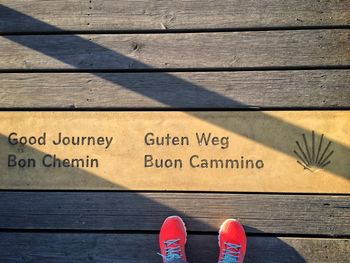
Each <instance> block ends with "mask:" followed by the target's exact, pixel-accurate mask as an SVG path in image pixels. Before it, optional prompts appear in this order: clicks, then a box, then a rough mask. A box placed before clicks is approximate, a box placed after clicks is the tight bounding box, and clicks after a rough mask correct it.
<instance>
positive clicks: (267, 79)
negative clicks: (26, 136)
mask: <svg viewBox="0 0 350 263" xmlns="http://www.w3.org/2000/svg"><path fill="white" fill-rule="evenodd" d="M349 83H350V71H349V70H305V71H248V72H173V73H161V72H159V73H96V74H90V73H76V74H72V73H30V74H23V73H2V74H1V75H0V87H1V89H0V107H2V108H9V109H10V108H17V107H25V108H26V107H28V108H40V107H45V108H50V107H51V108H72V107H74V108H84V107H85V108H95V107H96V108H147V107H150V108H155V107H159V108H171V107H176V108H181V107H183V108H202V107H209V108H227V107H229V108H245V107H288V108H289V107H294V106H298V107H346V106H350V89H349ZM128 87H132V89H128ZM196 87H199V88H201V89H202V90H203V91H204V90H205V91H210V92H213V93H215V94H218V95H219V96H207V95H206V94H207V92H204V93H205V94H203V92H202V93H201V92H200V91H199V90H198V89H197V88H196ZM145 93H153V94H159V95H158V97H159V99H158V100H157V99H154V98H151V97H147V96H144V95H142V94H145ZM38 94H40V96H38ZM220 98H222V99H221V100H220ZM224 98H225V99H224ZM166 101H172V104H171V106H170V105H169V104H168V103H166Z"/></svg>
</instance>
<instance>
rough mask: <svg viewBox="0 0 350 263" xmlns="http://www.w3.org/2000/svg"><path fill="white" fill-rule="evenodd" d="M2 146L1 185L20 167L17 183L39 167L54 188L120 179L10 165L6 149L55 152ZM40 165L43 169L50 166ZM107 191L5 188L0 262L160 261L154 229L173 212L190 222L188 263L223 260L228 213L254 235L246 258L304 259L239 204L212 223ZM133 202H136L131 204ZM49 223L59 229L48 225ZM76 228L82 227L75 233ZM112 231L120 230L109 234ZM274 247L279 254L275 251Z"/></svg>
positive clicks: (0, 198)
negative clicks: (221, 240) (220, 233)
mask: <svg viewBox="0 0 350 263" xmlns="http://www.w3.org/2000/svg"><path fill="white" fill-rule="evenodd" d="M0 149H1V152H0V160H2V161H1V162H0V171H1V172H2V174H3V175H2V176H1V177H0V186H1V180H4V178H5V177H6V175H7V176H8V178H7V179H5V180H13V181H14V184H15V182H16V179H13V177H12V176H11V174H12V175H13V174H14V173H15V174H16V175H18V176H17V178H19V179H18V181H17V182H18V183H19V184H20V185H21V186H22V187H23V184H26V185H30V184H31V178H32V177H35V176H37V175H38V174H41V175H43V174H44V175H45V177H41V178H42V180H43V182H45V183H47V182H49V183H50V184H51V185H52V187H54V186H55V184H56V183H57V181H56V180H57V178H60V180H69V181H71V182H72V183H77V182H79V184H81V185H84V182H86V181H92V180H93V181H94V183H95V184H98V185H101V186H103V187H104V188H106V189H108V188H109V187H110V188H113V187H114V186H115V183H111V182H109V181H107V180H105V179H103V178H101V177H99V176H96V175H95V174H93V173H91V172H88V171H86V170H83V169H79V168H76V167H72V168H69V169H68V170H66V169H65V168H60V169H53V168H42V167H39V165H38V166H37V167H35V168H25V169H24V168H20V167H7V163H6V158H5V157H6V155H7V154H16V155H17V156H18V157H19V158H29V157H30V158H34V159H35V160H41V159H42V158H43V156H44V155H45V154H53V153H52V152H44V151H39V150H37V149H35V148H33V147H30V146H23V145H16V146H13V145H9V144H8V141H7V136H5V135H0ZM41 169H45V172H43V171H42V170H41ZM9 170H11V173H10V172H8V171H9ZM33 171H35V172H33ZM9 174H10V175H9ZM36 181H37V180H36ZM46 181H47V182H46ZM19 188H20V187H19ZM120 188H121V189H122V186H120ZM126 190H127V189H126ZM4 193H5V194H4ZM108 193H111V192H106V193H105V194H104V195H103V197H102V198H101V196H100V197H98V198H96V195H94V193H93V192H74V191H73V192H72V191H67V192H66V191H64V192H53V191H50V192H46V191H31V192H20V191H16V192H11V195H7V194H6V191H0V262H38V263H41V262H42V263H47V262H55V263H57V262H62V263H65V262H77V263H78V262H100V263H106V262H111V263H112V262H113V263H115V262H120V263H125V262H128V263H131V262H133V263H153V262H161V258H160V257H159V256H157V254H156V252H157V251H158V250H159V249H158V231H155V230H158V229H160V227H161V224H162V221H163V220H164V218H165V217H167V216H169V215H179V216H181V217H182V218H183V219H184V221H185V222H186V227H187V230H188V231H189V233H190V235H189V237H188V241H189V242H188V245H187V249H186V250H187V255H188V259H189V262H196V263H197V262H198V263H201V262H202V263H210V262H216V261H217V257H218V252H219V251H218V245H217V235H216V232H217V229H218V228H219V226H220V224H221V223H222V222H223V221H224V220H225V219H226V218H233V217H234V218H238V219H239V220H240V221H241V222H242V223H243V224H244V227H245V229H246V231H247V234H248V252H247V257H246V260H245V262H247V263H249V262H255V263H257V262H291V263H292V262H300V263H305V262H306V261H305V260H304V258H303V257H302V256H301V255H300V254H299V252H298V251H297V250H296V249H295V248H294V247H293V246H291V245H289V244H288V243H286V242H284V240H282V239H280V238H278V237H276V236H270V235H269V236H268V237H263V236H254V234H257V233H258V234H261V233H263V231H262V230H260V229H258V227H257V226H256V225H254V223H251V224H250V223H248V224H247V221H248V220H249V215H248V216H247V215H245V216H244V215H240V214H239V213H237V212H236V211H234V210H233V209H232V210H230V211H221V212H220V214H219V215H216V217H217V218H218V220H217V222H215V223H214V224H213V223H212V222H209V221H208V219H209V217H211V216H210V213H208V215H209V216H208V215H207V214H205V215H203V214H201V215H195V217H194V216H193V215H191V212H187V211H185V210H178V209H174V208H173V207H171V206H169V205H165V204H164V203H161V202H158V201H156V200H153V199H152V198H149V196H147V193H146V194H145V193H144V194H142V193H139V192H128V194H127V195H126V196H127V198H125V199H122V198H115V197H116V196H115V195H108ZM119 193H120V192H119ZM113 197H114V198H113ZM167 198H171V193H168V195H167ZM231 198H234V197H231ZM78 206H79V208H77V207H78ZM130 206H132V209H128V207H130ZM263 209H265V206H264V207H261V206H257V207H256V212H257V215H259V214H261V213H259V210H260V211H261V210H263ZM190 210H191V209H190ZM135 211H137V213H136V214H135ZM192 213H193V212H192ZM271 216H274V215H271ZM255 219H256V220H253V221H254V222H257V220H266V218H258V216H255ZM298 223H300V222H295V224H296V225H297V224H298ZM17 229H20V230H21V231H23V229H25V232H24V233H23V232H21V231H13V230H17ZM1 230H9V231H5V232H1ZM51 230H55V231H54V232H50V231H51ZM77 230H78V231H81V232H76V231H77ZM135 230H136V233H135ZM46 231H48V232H46ZM86 231H93V233H91V232H88V233H87V232H86ZM106 231H114V232H110V233H112V234H110V233H107V232H106ZM128 231H129V232H130V231H131V233H129V232H128ZM142 231H144V232H145V231H146V233H142ZM147 231H148V232H147ZM193 231H195V232H193ZM201 232H202V234H204V235H202V234H201ZM63 251H64V252H65V253H64V254H62V252H63ZM273 251H279V253H277V254H275V253H272V252H273ZM282 252H283V253H282ZM13 260H14V261H13Z"/></svg>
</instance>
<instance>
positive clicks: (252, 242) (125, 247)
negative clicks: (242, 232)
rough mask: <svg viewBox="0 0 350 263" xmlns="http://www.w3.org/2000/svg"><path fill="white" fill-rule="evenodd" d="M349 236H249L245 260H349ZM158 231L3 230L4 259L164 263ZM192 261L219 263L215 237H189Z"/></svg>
mask: <svg viewBox="0 0 350 263" xmlns="http://www.w3.org/2000/svg"><path fill="white" fill-rule="evenodd" d="M349 241H350V240H349V239H319V238H287V237H248V247H247V254H246V257H245V261H244V262H247V263H249V262H254V263H263V262H269V263H280V262H285V263H303V262H304V263H305V262H308V263H328V262H329V259H330V258H331V260H332V262H337V263H347V262H348V255H349V253H350V242H349ZM158 251H159V247H158V235H157V234H112V233H108V234H100V233H93V234H86V233H81V234H77V233H75V234H74V233H13V232H9V233H1V234H0V260H1V262H38V263H50V262H56V263H60V262H62V263H66V262H75V263H80V262H82V263H83V262H84V263H85V262H114V263H125V262H127V263H154V262H161V259H160V257H159V256H158V255H157V252H158ZM186 252H187V253H186V254H187V257H188V260H189V262H200V263H202V262H203V263H209V262H211V263H212V262H216V261H217V258H218V254H219V249H218V247H217V237H216V235H189V236H188V242H187V246H186Z"/></svg>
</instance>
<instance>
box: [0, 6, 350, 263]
mask: <svg viewBox="0 0 350 263" xmlns="http://www.w3.org/2000/svg"><path fill="white" fill-rule="evenodd" d="M6 12H11V17H16V19H18V20H20V21H22V23H24V24H25V21H28V22H30V24H31V25H35V24H37V25H40V27H41V28H44V29H45V31H58V30H59V29H58V28H56V27H54V26H52V25H49V24H46V23H44V22H41V21H39V20H37V19H35V18H32V17H30V16H27V15H25V14H23V13H20V12H18V11H16V10H13V9H10V8H7V7H5V6H3V5H0V15H1V14H2V13H6ZM4 37H6V38H7V39H9V40H11V41H13V42H16V43H18V44H21V45H23V46H25V47H28V48H31V49H32V50H35V51H37V52H41V53H42V54H45V55H47V56H50V57H52V58H54V59H57V60H59V61H61V62H64V63H66V64H68V65H70V66H72V67H74V68H77V69H82V70H84V69H94V64H93V62H91V61H89V59H87V61H85V62H84V61H83V62H82V61H77V60H76V59H75V58H72V57H70V56H69V55H66V54H64V52H61V51H62V50H64V48H65V47H68V46H69V48H70V49H74V48H76V49H77V50H79V52H82V53H84V54H85V58H86V56H87V58H88V54H89V53H98V54H101V56H104V57H108V59H109V60H110V61H114V65H118V63H119V64H121V65H124V66H125V65H128V69H146V70H152V69H153V68H152V67H150V66H148V65H147V64H145V63H142V62H140V61H137V60H135V59H132V58H130V57H127V56H125V55H123V54H118V53H116V52H115V51H113V50H110V49H108V48H106V47H103V46H101V45H98V44H96V43H93V42H91V41H89V40H86V39H83V38H81V37H79V36H76V35H65V42H64V43H62V42H57V39H58V38H60V37H61V36H50V37H47V38H45V40H47V42H43V41H40V40H42V39H41V38H40V36H31V39H30V40H29V39H28V37H26V36H16V35H5V36H4ZM33 38H37V40H38V41H33ZM82 49H83V50H82ZM86 63H87V64H86ZM91 74H94V75H96V76H98V77H100V78H103V79H105V80H107V81H110V82H111V83H117V84H118V85H121V86H123V87H124V88H125V89H128V90H131V91H133V92H137V93H140V94H141V95H143V96H146V97H148V98H151V99H153V100H157V101H160V102H162V103H163V104H166V105H168V106H170V107H172V106H176V104H175V103H174V102H175V101H176V100H182V101H185V103H184V104H186V105H196V106H197V107H203V108H205V107H210V106H211V103H210V100H207V98H208V97H211V101H212V100H216V101H218V102H220V104H221V105H222V106H223V107H226V108H231V109H232V108H247V107H248V105H244V104H242V103H240V102H239V101H235V100H232V99H228V98H226V97H224V96H222V95H220V94H218V93H215V92H213V91H209V90H206V89H204V88H202V87H200V86H198V85H195V84H193V83H190V82H188V81H186V80H183V79H180V78H177V77H175V76H173V75H171V74H169V73H165V72H159V73H158V74H162V79H163V81H164V83H167V82H170V83H177V87H179V88H178V89H177V90H174V92H172V94H171V96H168V94H162V93H161V92H157V93H156V92H154V91H152V89H139V88H138V86H137V85H135V83H133V82H130V81H125V80H122V79H118V78H114V77H112V76H111V75H108V74H103V73H101V72H92V73H91ZM154 85H157V83H154ZM189 114H191V115H192V116H194V117H198V118H200V114H199V113H196V112H194V113H189ZM259 117H264V118H268V119H269V121H270V122H272V123H274V124H277V125H278V126H279V127H280V130H279V131H278V133H276V134H269V135H266V134H265V135H264V134H262V133H254V136H253V137H252V136H251V133H247V130H246V129H245V128H242V127H239V126H232V125H231V124H229V123H226V122H223V121H222V120H219V119H215V118H211V119H207V120H206V121H209V122H211V123H213V124H215V125H219V126H221V127H223V128H225V129H227V130H230V131H232V132H235V133H237V134H240V135H242V136H245V137H248V138H251V139H252V140H255V141H257V142H259V143H261V144H264V145H267V146H268V147H271V148H273V149H276V150H278V151H280V152H283V153H285V154H289V155H292V154H293V152H292V150H290V149H288V148H284V147H281V145H279V144H278V141H279V140H276V139H275V136H278V134H279V133H280V134H283V132H286V131H290V130H292V131H293V132H295V133H296V134H298V135H299V134H303V133H308V132H309V131H307V130H305V129H303V128H302V127H298V126H295V125H293V124H291V123H288V122H285V121H283V120H281V119H278V118H275V117H273V116H270V115H268V114H267V113H264V112H257V119H259ZM266 136H267V137H268V138H267V137H266ZM317 136H318V137H317V138H316V139H320V135H319V134H317ZM1 141H2V143H1V145H4V144H6V143H7V142H4V141H6V140H5V136H1ZM334 145H335V147H337V148H338V149H339V150H340V151H342V152H343V153H344V154H345V156H350V155H349V154H350V152H349V148H348V147H346V146H345V145H341V144H339V143H336V142H335V143H334ZM17 150H18V151H20V152H21V153H23V154H27V155H30V156H37V158H39V159H40V158H41V157H42V156H43V154H45V153H43V152H40V151H38V150H35V149H34V148H30V147H24V148H18V149H17ZM16 169H17V170H14V172H16V173H17V174H20V175H23V181H24V182H26V183H27V184H28V185H30V184H31V181H30V178H29V177H28V176H27V174H26V172H25V170H23V169H21V168H16ZM326 169H327V170H328V171H330V172H332V173H335V174H337V175H339V176H343V177H346V178H349V177H350V175H349V171H350V169H349V170H348V171H343V170H339V169H338V168H337V166H336V165H329V166H327V167H326ZM12 172H13V171H12ZM55 173H64V176H67V177H69V178H70V180H73V181H77V182H79V184H81V185H84V182H85V181H86V179H87V178H89V181H90V182H91V181H92V180H95V181H96V184H100V185H104V186H106V188H108V186H110V187H111V188H113V187H114V186H115V183H111V182H109V181H106V180H105V179H103V178H100V177H97V176H96V175H94V174H92V173H89V172H87V171H85V170H81V169H77V168H73V169H71V170H69V172H64V171H63V170H53V171H50V174H49V176H48V178H47V179H46V180H48V181H47V182H46V183H50V184H51V185H52V186H54V185H55V183H57V181H55V180H56V178H64V176H63V177H62V174H60V176H55ZM22 183H23V182H22ZM43 183H44V182H43ZM14 186H16V185H14ZM125 190H128V189H125ZM43 193H45V192H33V193H32V198H34V199H35V198H40V199H42V198H45V195H44V194H43ZM132 195H133V196H134V197H133V200H134V202H135V203H138V204H146V205H147V204H148V205H153V206H155V207H156V209H155V210H154V211H158V212H157V213H155V212H154V211H152V213H150V214H149V215H146V216H147V217H148V218H149V220H156V222H157V224H159V227H160V226H161V222H162V221H163V219H164V217H165V216H167V215H172V214H177V215H180V216H182V217H183V218H184V219H185V221H186V222H189V223H188V229H189V230H190V231H191V229H193V228H194V226H195V227H196V228H198V227H200V228H202V229H205V230H206V231H216V229H217V227H218V226H216V227H213V226H212V225H208V224H207V223H205V222H203V221H201V220H198V219H196V218H193V217H188V216H187V214H186V211H178V210H174V209H172V208H171V207H167V206H165V205H164V204H161V203H157V202H155V201H153V200H150V199H147V198H146V197H145V196H142V195H141V194H139V193H137V192H132ZM33 201H35V200H33V199H31V200H27V201H24V202H23V203H16V200H13V203H5V202H1V203H0V211H2V212H1V213H3V215H2V216H1V217H0V228H2V229H11V228H12V229H15V228H16V225H17V224H18V221H19V220H21V222H23V218H20V217H21V214H26V215H27V217H26V221H28V229H30V227H29V225H30V224H32V223H33V222H35V221H37V220H40V225H41V227H42V228H43V229H50V226H52V225H54V224H55V220H56V219H55V216H54V215H55V212H57V210H59V209H64V207H65V206H64V204H62V202H63V200H60V199H58V200H56V202H55V203H54V204H53V203H47V204H46V206H45V208H46V209H47V211H46V217H44V216H45V215H38V214H31V215H30V213H23V212H24V210H28V209H29V210H30V209H33V205H35V202H33ZM64 201H65V202H67V201H68V202H69V201H70V202H73V203H74V200H64ZM106 201H110V202H113V201H111V200H106ZM125 202H128V200H125ZM44 203H45V202H44ZM9 205H12V206H13V205H14V206H15V207H13V208H12V210H11V211H13V212H12V213H10V214H9V213H6V211H8V209H6V207H7V206H9ZM96 205H98V203H96V202H95V201H94V200H88V199H87V200H86V214H84V215H77V218H76V220H77V221H76V222H77V224H87V221H88V222H89V223H90V224H94V222H96V220H107V222H106V224H107V225H110V226H111V229H116V228H118V229H122V228H123V225H116V223H115V222H114V220H115V218H113V217H108V211H105V216H104V217H103V218H102V219H101V218H100V217H99V215H97V214H94V213H93V211H94V206H96ZM114 205H115V206H114ZM114 205H111V207H115V209H118V205H119V204H117V203H115V204H114ZM262 209H263V208H262ZM234 214H235V212H234V211H232V213H231V214H222V217H223V219H225V218H226V217H233V216H234ZM137 216H138V215H133V216H129V218H127V217H125V218H123V219H124V220H125V225H124V227H125V229H124V230H132V229H127V228H128V227H127V226H129V228H130V221H135V222H136V223H135V222H134V223H133V224H134V227H138V228H137V229H141V230H147V224H148V222H149V221H147V220H144V221H140V222H138V221H137ZM143 216H144V217H145V215H143ZM43 218H45V220H43ZM262 220H263V219H262ZM116 222H120V220H116ZM153 222H154V221H153ZM61 223H62V222H61ZM63 223H64V222H63ZM243 223H244V222H243ZM135 224H138V226H137V225H135ZM69 227H70V225H69V224H67V229H68V230H69ZM245 227H246V228H247V229H249V231H250V233H252V232H254V231H253V229H254V228H253V227H252V226H245ZM24 228H26V227H24ZM255 231H259V230H258V229H257V230H255ZM273 239H274V240H275V242H276V244H277V247H285V248H286V247H287V250H289V251H290V254H291V255H292V257H290V258H291V260H289V259H283V262H301V263H302V262H305V260H304V259H303V258H302V257H301V256H300V255H299V254H298V252H297V251H295V250H294V249H293V248H292V247H289V246H288V245H287V244H285V243H284V242H283V241H281V240H279V239H278V238H273ZM208 241H209V240H208ZM210 241H212V239H210ZM118 242H120V241H119V240H118ZM211 243H212V242H211ZM195 244H196V245H195V246H196V247H195V248H196V249H198V250H201V251H202V249H204V251H212V250H214V249H216V250H217V248H215V247H216V243H215V244H210V245H209V243H206V242H205V243H203V244H198V242H195ZM202 245H203V246H202ZM191 246H192V247H190V249H191V248H193V249H194V247H193V245H191ZM214 246H215V247H214ZM44 248H45V246H44ZM155 250H157V249H155ZM201 251H196V254H197V255H198V257H197V256H194V253H195V252H193V254H192V252H191V253H190V256H189V258H190V260H193V262H213V261H214V260H216V257H215V258H214V256H213V255H214V254H210V255H209V256H208V257H204V258H203V257H202V255H201ZM150 252H152V253H153V252H155V251H150ZM250 253H251V252H249V247H248V260H247V262H253V261H254V262H278V261H276V260H274V259H273V255H271V254H266V255H265V254H264V255H265V256H267V257H264V258H263V260H262V258H261V259H260V261H259V259H257V258H254V257H253V256H252V255H251V254H250ZM269 255H270V259H271V260H269ZM116 256H118V255H116ZM147 256H150V258H151V259H152V260H150V261H142V262H154V259H155V257H154V254H152V255H151V254H149V255H145V257H147ZM202 260H203V261H202ZM288 260H289V261H288ZM159 261H160V259H159ZM37 262H39V261H37ZM95 262H98V260H96V261H95ZM115 262H119V261H118V260H116V261H115ZM214 262H215V261H214Z"/></svg>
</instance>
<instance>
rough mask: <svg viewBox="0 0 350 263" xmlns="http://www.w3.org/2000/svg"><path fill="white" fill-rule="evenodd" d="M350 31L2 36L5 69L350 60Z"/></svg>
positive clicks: (0, 65) (335, 63) (1, 65)
mask: <svg viewBox="0 0 350 263" xmlns="http://www.w3.org/2000/svg"><path fill="white" fill-rule="evenodd" d="M349 36H350V30H346V29H344V30H311V31H310V30H294V31H253V32H221V33H182V34H99V35H30V36H17V35H14V36H12V35H10V36H2V37H1V38H0V69H2V70H4V69H12V70H15V69H20V70H26V69H72V68H76V69H108V70H111V69H120V70H130V69H148V70H151V69H154V68H207V67H219V68H242V67H243V68H245V67H278V66H289V67H297V66H339V65H341V66H344V65H347V66H348V65H350V52H349V49H350V41H349Z"/></svg>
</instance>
